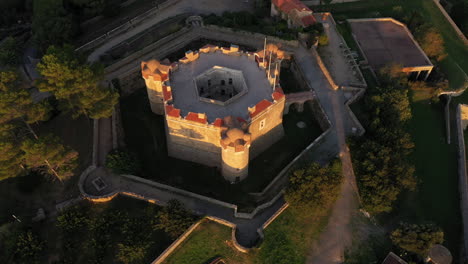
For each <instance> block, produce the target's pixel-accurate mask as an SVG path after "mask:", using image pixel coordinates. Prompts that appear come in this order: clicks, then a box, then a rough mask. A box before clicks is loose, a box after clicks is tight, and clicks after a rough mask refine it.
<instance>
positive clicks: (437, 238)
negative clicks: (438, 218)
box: [390, 223, 444, 258]
mask: <svg viewBox="0 0 468 264" xmlns="http://www.w3.org/2000/svg"><path fill="white" fill-rule="evenodd" d="M390 239H391V240H392V242H393V244H395V245H396V246H398V247H399V248H401V249H403V250H405V251H408V252H411V253H414V254H417V255H418V256H420V257H421V258H425V257H426V256H427V254H428V253H429V249H430V248H431V247H432V246H433V245H435V244H441V243H442V242H443V241H444V232H443V231H442V230H441V229H440V228H439V227H437V226H435V225H434V224H419V225H417V224H408V223H400V225H399V227H398V228H397V229H395V230H394V231H393V232H392V233H391V235H390Z"/></svg>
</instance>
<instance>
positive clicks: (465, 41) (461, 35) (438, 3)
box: [432, 0, 468, 45]
mask: <svg viewBox="0 0 468 264" xmlns="http://www.w3.org/2000/svg"><path fill="white" fill-rule="evenodd" d="M432 1H433V2H434V4H435V5H436V6H437V7H438V8H439V10H440V12H441V13H442V15H444V17H445V18H446V19H447V21H448V22H449V23H450V25H451V26H452V28H453V30H455V33H456V34H457V36H458V37H459V38H460V40H461V41H462V42H463V43H464V44H465V45H468V39H467V38H466V36H465V34H463V32H462V31H461V30H460V28H459V27H458V26H457V24H455V22H454V21H453V19H452V18H451V17H450V15H449V14H448V13H447V11H445V9H444V7H443V6H442V5H441V4H440V0H432Z"/></svg>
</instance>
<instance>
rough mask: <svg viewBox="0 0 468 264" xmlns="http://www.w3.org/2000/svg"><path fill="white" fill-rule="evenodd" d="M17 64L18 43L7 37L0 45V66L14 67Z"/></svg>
mask: <svg viewBox="0 0 468 264" xmlns="http://www.w3.org/2000/svg"><path fill="white" fill-rule="evenodd" d="M17 63H18V43H17V42H16V40H15V38H13V37H7V38H6V39H5V40H4V41H3V43H2V44H1V45H0V64H4V65H9V66H12V65H16V64H17Z"/></svg>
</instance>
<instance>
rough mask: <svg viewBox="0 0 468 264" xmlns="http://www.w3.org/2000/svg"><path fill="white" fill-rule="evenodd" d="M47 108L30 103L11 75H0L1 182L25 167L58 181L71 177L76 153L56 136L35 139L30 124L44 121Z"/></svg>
mask: <svg viewBox="0 0 468 264" xmlns="http://www.w3.org/2000/svg"><path fill="white" fill-rule="evenodd" d="M50 109H51V107H50V105H49V104H48V103H47V101H42V102H39V103H34V102H33V101H32V99H31V96H30V94H29V92H28V91H27V90H25V89H23V88H22V87H21V86H20V83H19V80H18V78H17V75H16V74H15V73H14V72H0V128H1V129H0V151H1V152H5V154H6V155H5V156H2V157H1V158H0V166H2V167H0V178H1V179H5V178H8V177H14V176H17V175H19V174H20V173H21V172H22V170H24V169H25V167H27V168H29V169H33V170H38V171H42V172H47V173H49V174H51V175H53V176H55V177H56V178H57V179H59V180H63V179H66V178H68V177H69V176H71V175H72V172H73V170H74V169H75V167H76V160H77V156H78V154H77V153H76V152H75V151H72V150H71V149H69V148H68V147H65V146H63V145H62V144H60V142H59V140H58V139H57V138H56V137H53V136H50V135H46V136H44V137H39V136H38V135H37V134H36V132H35V131H34V129H33V128H32V127H31V125H30V124H32V123H36V122H39V121H44V120H47V119H48V118H49V113H50ZM22 128H26V131H27V132H28V134H25V133H23V132H22V131H23V130H24V129H22ZM10 151H11V152H10ZM17 166H18V167H20V169H17Z"/></svg>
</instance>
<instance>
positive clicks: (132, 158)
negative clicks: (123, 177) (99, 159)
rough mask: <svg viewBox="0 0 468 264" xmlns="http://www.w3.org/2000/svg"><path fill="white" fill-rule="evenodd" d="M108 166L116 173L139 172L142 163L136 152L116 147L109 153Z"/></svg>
mask: <svg viewBox="0 0 468 264" xmlns="http://www.w3.org/2000/svg"><path fill="white" fill-rule="evenodd" d="M106 167H108V168H109V169H111V170H112V171H113V172H114V173H116V174H138V173H139V172H140V170H141V163H140V161H139V160H138V158H137V156H136V155H135V154H134V153H132V152H129V151H127V150H124V149H116V150H113V151H111V152H110V153H109V154H107V157H106Z"/></svg>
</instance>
